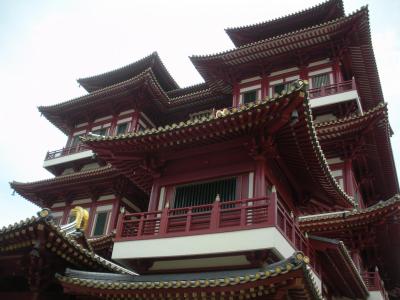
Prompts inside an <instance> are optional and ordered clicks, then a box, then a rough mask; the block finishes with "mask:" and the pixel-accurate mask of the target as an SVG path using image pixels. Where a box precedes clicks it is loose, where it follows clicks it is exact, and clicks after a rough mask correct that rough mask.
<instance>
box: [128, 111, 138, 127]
mask: <svg viewBox="0 0 400 300" xmlns="http://www.w3.org/2000/svg"><path fill="white" fill-rule="evenodd" d="M139 118H140V112H139V111H135V112H134V113H133V114H132V123H131V128H130V131H136V130H137V126H138V123H139Z"/></svg>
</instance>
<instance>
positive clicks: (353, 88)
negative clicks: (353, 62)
mask: <svg viewBox="0 0 400 300" xmlns="http://www.w3.org/2000/svg"><path fill="white" fill-rule="evenodd" d="M351 89H352V90H355V89H356V79H355V78H354V76H353V78H351Z"/></svg>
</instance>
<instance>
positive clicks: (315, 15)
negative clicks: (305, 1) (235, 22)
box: [225, 0, 345, 47]
mask: <svg viewBox="0 0 400 300" xmlns="http://www.w3.org/2000/svg"><path fill="white" fill-rule="evenodd" d="M344 15H345V14H344V8H343V2H342V1H341V0H329V1H326V2H324V3H321V4H319V5H316V6H314V7H311V8H309V9H305V10H303V11H299V12H296V13H293V14H290V15H287V16H284V17H280V18H277V19H274V20H270V21H266V22H262V23H258V24H254V25H248V26H241V27H236V28H227V29H225V31H226V33H227V34H228V35H229V37H230V38H231V40H232V42H233V43H234V44H235V46H236V47H240V46H243V45H246V44H250V43H254V42H257V41H260V40H265V39H268V38H272V37H275V36H279V35H282V34H285V33H287V32H293V31H296V30H300V29H303V28H308V27H312V26H316V25H319V24H322V23H325V22H328V21H331V20H335V19H338V18H340V17H343V16H344Z"/></svg>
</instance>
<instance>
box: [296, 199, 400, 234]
mask: <svg viewBox="0 0 400 300" xmlns="http://www.w3.org/2000/svg"><path fill="white" fill-rule="evenodd" d="M393 215H400V195H395V196H393V197H392V198H390V199H389V200H386V201H381V202H378V203H377V204H375V205H373V206H370V207H367V208H364V209H359V210H357V209H355V210H352V211H341V212H334V213H328V214H317V215H310V216H304V217H301V218H300V220H299V224H300V228H301V230H302V231H304V232H309V233H313V234H321V233H323V232H326V233H332V232H334V233H337V232H340V231H343V230H350V229H351V230H355V229H356V228H360V227H365V226H367V227H368V228H369V227H370V225H372V224H378V225H379V224H381V223H382V222H383V221H384V220H385V219H387V218H390V217H391V216H393Z"/></svg>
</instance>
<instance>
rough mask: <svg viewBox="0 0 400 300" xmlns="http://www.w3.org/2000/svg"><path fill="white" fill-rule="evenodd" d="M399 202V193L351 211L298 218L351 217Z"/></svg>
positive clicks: (304, 219)
mask: <svg viewBox="0 0 400 300" xmlns="http://www.w3.org/2000/svg"><path fill="white" fill-rule="evenodd" d="M397 202H399V203H400V194H395V195H393V196H392V197H391V198H389V199H388V200H385V201H379V202H378V203H376V204H374V205H371V206H368V207H366V208H363V209H358V210H357V209H354V210H352V211H339V212H336V213H335V212H330V213H326V214H323V213H322V214H315V215H306V216H302V217H300V218H299V222H301V223H306V222H311V221H316V220H322V219H324V220H326V219H335V218H338V217H346V218H348V217H352V216H356V215H360V214H365V213H368V212H371V211H374V210H376V209H377V208H383V207H388V206H390V205H392V204H395V203H397Z"/></svg>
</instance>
